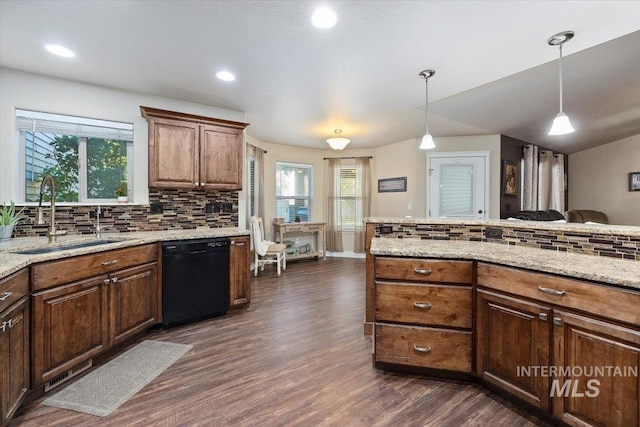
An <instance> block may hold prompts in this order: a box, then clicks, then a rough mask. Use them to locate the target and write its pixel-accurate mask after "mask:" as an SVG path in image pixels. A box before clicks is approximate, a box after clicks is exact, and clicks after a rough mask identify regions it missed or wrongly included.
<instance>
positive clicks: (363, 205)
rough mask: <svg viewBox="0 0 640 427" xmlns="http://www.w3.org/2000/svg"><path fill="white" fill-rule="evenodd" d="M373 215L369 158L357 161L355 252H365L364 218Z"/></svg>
mask: <svg viewBox="0 0 640 427" xmlns="http://www.w3.org/2000/svg"><path fill="white" fill-rule="evenodd" d="M370 215H371V167H370V165H369V158H368V157H359V158H357V159H356V217H355V226H354V230H353V234H354V242H353V251H354V252H356V253H363V252H364V241H365V234H366V231H365V226H364V222H363V220H364V218H367V217H368V216H370Z"/></svg>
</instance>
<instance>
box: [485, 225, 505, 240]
mask: <svg viewBox="0 0 640 427" xmlns="http://www.w3.org/2000/svg"><path fill="white" fill-rule="evenodd" d="M484 237H486V238H487V239H502V228H494V227H487V229H486V230H485V232H484Z"/></svg>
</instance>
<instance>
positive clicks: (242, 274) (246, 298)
mask: <svg viewBox="0 0 640 427" xmlns="http://www.w3.org/2000/svg"><path fill="white" fill-rule="evenodd" d="M250 252H251V250H250V247H249V237H245V236H243V237H232V238H231V249H230V254H229V296H230V298H229V299H230V301H229V304H230V306H231V307H236V306H241V305H244V304H248V303H249V302H250V301H251V274H250V273H251V270H250V266H251V257H250Z"/></svg>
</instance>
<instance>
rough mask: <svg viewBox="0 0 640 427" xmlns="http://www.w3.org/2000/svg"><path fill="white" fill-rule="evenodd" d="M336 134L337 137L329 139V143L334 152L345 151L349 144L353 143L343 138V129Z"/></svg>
mask: <svg viewBox="0 0 640 427" xmlns="http://www.w3.org/2000/svg"><path fill="white" fill-rule="evenodd" d="M334 132H335V133H336V136H334V137H333V138H329V139H327V143H328V144H329V145H330V146H331V148H333V149H334V150H343V149H344V147H346V146H347V144H348V143H350V142H351V140H350V139H347V138H343V137H342V136H341V135H342V129H336V130H335V131H334Z"/></svg>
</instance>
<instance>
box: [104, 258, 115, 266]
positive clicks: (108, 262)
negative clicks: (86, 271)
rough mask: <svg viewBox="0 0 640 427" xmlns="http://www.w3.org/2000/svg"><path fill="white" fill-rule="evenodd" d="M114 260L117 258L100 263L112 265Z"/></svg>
mask: <svg viewBox="0 0 640 427" xmlns="http://www.w3.org/2000/svg"><path fill="white" fill-rule="evenodd" d="M116 262H118V260H117V259H114V260H111V261H105V262H103V263H102V265H113V264H115V263H116Z"/></svg>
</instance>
